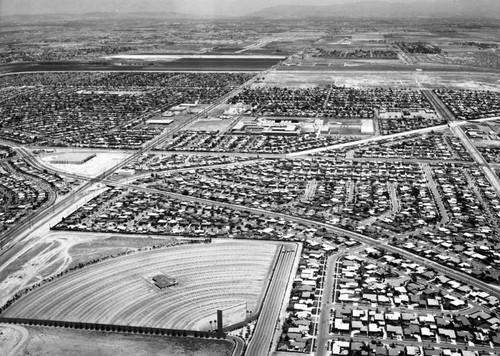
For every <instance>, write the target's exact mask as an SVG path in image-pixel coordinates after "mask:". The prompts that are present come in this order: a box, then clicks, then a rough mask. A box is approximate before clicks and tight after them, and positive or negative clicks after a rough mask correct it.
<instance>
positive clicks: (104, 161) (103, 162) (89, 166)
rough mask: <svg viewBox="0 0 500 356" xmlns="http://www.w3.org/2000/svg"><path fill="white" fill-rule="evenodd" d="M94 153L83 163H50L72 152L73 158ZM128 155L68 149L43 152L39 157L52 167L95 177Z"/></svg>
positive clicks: (68, 155) (69, 155) (66, 156)
mask: <svg viewBox="0 0 500 356" xmlns="http://www.w3.org/2000/svg"><path fill="white" fill-rule="evenodd" d="M90 153H95V155H96V156H95V157H94V158H92V159H90V160H88V161H87V162H85V163H83V164H72V163H71V164H58V163H52V161H54V160H57V159H60V157H65V158H68V157H69V158H71V155H72V154H73V155H74V156H75V158H78V157H81V155H82V154H90ZM128 156H130V154H129V153H124V152H99V151H96V152H92V151H88V150H85V151H76V150H75V151H69V150H57V151H56V152H55V153H51V154H44V155H43V156H42V157H41V159H42V161H44V162H45V163H46V164H49V165H50V166H52V167H54V168H55V169H57V170H60V171H64V172H70V173H76V174H81V175H84V176H88V177H95V176H97V175H99V174H101V173H102V172H104V171H105V170H106V169H109V168H111V167H114V166H115V165H117V164H118V163H119V162H121V161H122V160H124V159H125V158H127V157H128Z"/></svg>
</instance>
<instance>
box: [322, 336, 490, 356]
mask: <svg viewBox="0 0 500 356" xmlns="http://www.w3.org/2000/svg"><path fill="white" fill-rule="evenodd" d="M329 339H344V340H347V341H349V340H352V341H359V342H366V343H368V344H369V343H370V342H371V341H372V340H374V339H375V340H376V339H377V338H375V337H373V338H370V337H366V336H351V335H339V334H335V335H334V334H332V335H331V336H330V337H329ZM380 341H382V342H385V343H388V342H390V343H395V344H398V345H403V346H417V347H427V346H431V347H437V348H441V349H442V348H452V349H460V350H473V351H487V352H491V351H493V350H499V348H491V347H489V346H469V345H466V344H450V343H444V342H442V343H438V342H432V341H427V340H423V341H422V342H418V341H416V340H415V341H413V340H391V339H380Z"/></svg>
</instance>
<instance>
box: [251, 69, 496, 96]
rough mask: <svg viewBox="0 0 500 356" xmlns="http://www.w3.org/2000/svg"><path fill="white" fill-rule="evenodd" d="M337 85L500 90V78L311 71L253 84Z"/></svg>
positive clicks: (280, 74)
mask: <svg viewBox="0 0 500 356" xmlns="http://www.w3.org/2000/svg"><path fill="white" fill-rule="evenodd" d="M332 84H333V85H336V86H339V87H343V86H345V87H354V88H376V87H390V88H413V89H418V88H419V87H420V86H421V85H425V86H427V87H431V88H439V87H445V88H449V89H471V90H494V91H499V90H500V75H499V74H497V73H479V72H438V71H423V72H417V71H406V72H403V71H401V72H384V71H374V72H371V73H368V72H363V71H356V70H355V69H353V70H352V71H350V72H349V71H346V72H334V71H330V72H328V71H325V72H314V71H309V70H304V71H298V70H290V71H285V70H282V71H279V72H270V73H268V74H267V75H266V76H265V77H264V80H262V81H259V82H257V83H254V84H253V85H252V87H274V86H276V87H291V88H304V87H313V86H316V85H319V86H322V85H332Z"/></svg>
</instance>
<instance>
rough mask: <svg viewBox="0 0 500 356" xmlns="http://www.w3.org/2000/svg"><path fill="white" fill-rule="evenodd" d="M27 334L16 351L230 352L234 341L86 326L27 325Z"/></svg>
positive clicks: (108, 354) (75, 355)
mask: <svg viewBox="0 0 500 356" xmlns="http://www.w3.org/2000/svg"><path fill="white" fill-rule="evenodd" d="M27 329H28V331H29V334H30V335H29V338H28V341H27V342H26V345H25V346H24V350H23V351H22V352H20V353H19V355H23V356H24V355H26V356H27V355H39V356H44V355H47V356H49V355H50V356H81V355H99V356H112V355H130V356H132V355H133V356H138V355H169V356H180V355H182V356H184V355H187V356H219V355H220V356H229V355H231V350H232V348H233V345H232V343H231V342H230V341H227V340H208V339H198V338H187V337H169V336H162V337H161V338H160V337H155V336H152V335H151V336H150V335H136V334H118V333H109V332H108V333H103V332H97V331H89V330H71V329H59V328H58V329H54V328H50V327H34V326H29V327H27Z"/></svg>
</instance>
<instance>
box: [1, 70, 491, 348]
mask: <svg viewBox="0 0 500 356" xmlns="http://www.w3.org/2000/svg"><path fill="white" fill-rule="evenodd" d="M255 78H256V77H254V79H252V80H251V81H250V82H247V83H245V84H243V85H242V86H240V87H239V88H237V89H235V90H233V91H232V92H230V93H228V94H226V95H225V96H224V97H221V98H220V99H219V100H218V101H217V102H216V103H214V104H212V105H211V106H209V107H208V108H206V109H205V110H204V111H203V112H201V113H199V114H196V115H193V116H192V117H191V118H190V119H189V120H187V121H185V123H184V124H182V125H179V126H178V127H176V128H175V130H171V131H169V132H166V133H164V134H162V135H160V136H158V137H157V138H155V139H153V140H151V141H150V142H148V143H146V144H145V145H144V146H143V147H142V148H141V149H140V150H138V151H136V152H135V153H133V154H132V155H130V157H128V158H127V159H125V160H123V161H122V162H120V163H119V164H117V165H116V166H114V167H112V168H110V169H108V170H107V171H105V172H104V173H102V174H101V175H99V176H98V177H96V178H94V179H90V180H89V179H88V178H86V177H83V176H79V175H75V174H70V173H66V172H62V171H57V170H54V168H52V167H51V166H49V165H47V164H45V163H43V162H41V161H39V160H38V159H37V158H36V157H35V156H34V155H33V153H32V152H31V151H30V150H28V149H26V148H25V147H22V146H19V145H16V144H12V143H9V142H6V141H2V142H0V143H1V144H2V145H6V146H10V147H13V148H14V149H15V150H16V152H17V153H18V154H19V156H20V157H22V158H23V159H24V160H26V161H27V162H28V163H29V164H31V165H33V166H34V167H37V168H39V169H47V170H48V171H52V172H56V173H58V174H60V175H65V176H67V177H70V178H76V179H80V180H83V181H85V183H84V184H83V185H81V186H80V187H79V188H78V189H77V190H75V191H74V192H73V193H72V194H70V195H69V196H68V197H66V198H65V199H63V200H61V201H59V202H57V203H55V201H54V200H51V205H50V206H47V207H45V208H43V209H41V210H39V211H38V212H37V214H38V215H37V216H36V217H34V218H32V219H31V220H30V221H25V222H24V223H22V224H19V225H18V226H16V227H14V228H13V229H11V230H10V231H9V232H8V233H7V234H6V235H4V236H2V240H3V244H4V249H3V250H2V251H1V252H0V267H2V266H5V265H6V264H7V263H8V262H9V261H11V260H12V258H13V256H15V255H16V253H17V252H19V247H20V246H22V245H24V244H26V243H29V238H30V231H32V230H31V228H32V227H33V229H34V228H36V227H40V226H42V225H44V224H47V223H48V222H49V221H51V220H52V219H53V217H54V216H55V215H61V214H62V213H63V212H65V211H67V210H68V208H69V207H73V208H74V209H76V206H75V201H82V200H86V199H87V198H89V197H90V196H93V195H95V194H96V192H97V191H98V190H96V189H98V188H99V187H100V186H102V184H103V183H104V184H107V185H109V186H120V187H126V188H130V189H136V190H144V191H148V192H154V193H158V194H166V195H169V196H171V197H173V198H176V199H180V200H188V201H196V202H199V203H203V204H211V205H219V206H224V207H229V208H231V209H236V210H244V211H250V212H254V213H258V214H264V215H266V216H269V217H275V218H276V217H278V218H283V219H286V220H289V221H294V222H297V223H301V224H304V225H307V226H311V227H318V228H319V227H322V228H325V229H327V231H332V232H335V233H336V234H339V235H340V236H345V237H349V238H352V239H354V240H356V241H359V242H361V243H362V244H363V246H365V247H366V246H377V247H382V248H384V249H385V250H387V251H389V252H394V253H398V254H400V255H401V256H403V257H405V258H408V259H410V260H413V261H415V262H417V263H420V264H422V265H424V266H427V267H432V268H433V269H435V270H436V271H439V272H441V273H443V274H445V275H448V276H450V277H453V278H455V279H456V280H459V281H463V282H466V283H468V284H470V285H472V286H475V287H477V288H480V289H481V290H484V291H487V292H488V293H490V294H491V295H493V296H497V297H498V298H500V290H499V289H497V288H495V287H492V286H490V285H488V284H486V283H484V282H481V281H479V280H475V279H471V278H470V276H468V275H466V274H464V273H462V272H459V271H456V270H453V269H451V268H448V267H445V266H442V265H439V264H437V263H435V262H433V261H430V260H428V259H425V258H423V257H421V256H417V255H415V254H413V253H410V252H408V251H406V250H403V249H400V248H397V247H395V246H391V245H390V244H388V243H387V242H381V241H379V240H376V239H373V238H370V237H368V236H365V235H362V234H359V233H355V232H352V231H347V230H343V229H340V228H338V227H336V226H334V225H331V224H327V223H322V222H318V221H312V220H309V219H305V218H301V217H297V216H291V215H287V214H286V213H276V212H270V211H267V210H263V209H257V208H249V207H246V206H240V205H236V204H228V203H222V202H216V201H212V200H206V199H201V198H194V197H190V196H185V195H182V194H176V193H172V192H165V191H160V190H154V189H149V188H143V187H139V186H136V185H134V184H133V183H131V182H130V181H132V180H133V179H127V180H128V182H126V183H123V181H116V180H115V179H112V178H111V177H112V175H113V173H115V172H116V171H117V170H119V169H120V168H122V167H124V166H126V165H127V164H129V163H130V162H133V161H134V160H136V159H137V158H138V157H140V156H141V155H142V154H144V153H146V152H148V151H150V150H151V149H152V148H153V147H155V146H156V145H158V144H159V143H161V142H163V141H165V140H167V139H168V138H169V137H170V136H171V135H173V134H174V133H176V132H178V131H180V130H182V129H183V128H185V127H187V126H188V125H190V124H191V123H193V122H194V121H196V120H198V119H199V118H201V117H203V115H206V114H207V113H209V112H210V111H211V110H213V109H214V108H216V107H218V106H219V105H221V104H222V103H224V102H225V101H226V100H227V99H228V98H229V97H231V96H233V95H235V94H236V93H238V92H239V91H241V90H242V89H243V88H244V87H245V86H247V85H249V84H250V83H251V82H252V81H253V80H255ZM426 95H428V96H430V97H432V95H431V94H430V95H429V94H426ZM430 101H431V103H432V104H433V105H434V106H435V108H436V110H437V112H438V113H440V114H441V115H443V116H444V117H445V118H447V119H448V121H449V122H450V124H449V125H440V126H435V127H429V128H425V129H419V130H413V131H407V132H403V133H398V134H393V135H387V136H379V137H372V138H367V139H363V140H359V141H354V142H349V143H343V144H338V145H333V146H327V147H322V148H317V149H314V150H307V151H301V152H295V153H291V154H288V155H285V156H283V155H266V157H276V158H282V157H289V158H300V157H304V156H307V155H310V154H314V153H318V152H323V151H327V150H330V149H339V148H347V147H356V146H359V145H364V144H367V143H371V142H377V141H381V140H388V139H396V138H403V137H406V136H412V135H415V134H422V133H427V132H431V131H435V130H442V129H446V128H448V127H449V128H450V129H451V131H452V132H453V133H454V134H455V135H456V136H457V137H458V138H460V140H461V141H462V143H463V144H464V146H465V147H466V149H467V150H468V152H469V153H470V154H471V156H472V157H473V159H474V160H475V162H476V163H477V164H478V166H479V167H480V168H481V169H482V170H483V171H484V173H485V175H486V177H487V178H488V180H489V181H490V183H491V184H492V186H493V187H494V188H495V190H496V191H497V193H498V194H499V195H500V183H499V182H498V177H497V176H496V174H495V173H494V171H493V169H492V167H491V165H489V164H488V163H487V162H486V161H485V160H484V158H483V157H482V156H481V154H480V153H479V152H478V150H477V149H476V148H475V146H474V144H473V143H472V142H471V141H470V140H469V139H468V137H466V135H465V134H464V132H463V130H462V129H461V127H460V126H462V125H465V124H466V123H468V122H466V121H456V120H454V118H453V117H451V116H450V115H451V114H450V113H449V111H448V110H447V109H446V108H443V107H442V105H441V104H442V103H441V104H440V101H439V99H437V98H430ZM496 119H498V118H487V119H480V120H474V121H478V122H481V121H490V120H496ZM210 154H211V153H210ZM251 156H253V157H255V159H259V155H251ZM249 162H252V163H254V162H255V161H254V160H252V161H249ZM238 164H245V162H238ZM227 165H233V163H228V164H221V165H218V166H221V167H223V166H227ZM182 170H184V169H179V170H178V171H182ZM186 170H187V169H186ZM140 177H141V176H137V177H134V179H138V178H140ZM362 248H363V247H362ZM355 250H356V249H354V250H352V251H355ZM297 251H298V249H297V248H294V249H293V252H284V256H283V257H282V258H281V259H280V260H279V265H277V267H276V268H277V269H276V271H275V274H274V275H273V279H275V280H274V281H273V283H271V284H270V286H269V290H268V292H267V297H266V298H265V300H264V302H263V305H262V311H261V316H260V317H259V319H258V322H257V325H256V329H255V332H254V336H253V339H251V341H250V343H249V344H248V349H247V354H248V355H264V354H267V353H268V352H269V350H270V345H271V344H272V341H273V338H275V337H276V336H275V335H274V332H276V330H278V334H279V331H280V330H279V328H278V329H277V325H278V327H279V323H277V319H279V315H280V312H281V309H280V308H278V309H277V308H276V306H278V305H279V306H282V305H283V303H285V304H286V296H285V293H284V291H285V290H286V289H287V285H288V284H289V283H290V279H291V277H290V276H293V271H292V270H291V268H290V266H291V262H290V261H291V260H293V259H294V258H295V254H296V253H297ZM345 252H349V251H342V252H340V253H338V254H336V255H333V256H331V257H330V258H329V259H328V264H327V274H326V278H325V284H324V288H323V296H322V306H323V308H322V309H321V312H320V317H319V323H318V325H319V328H318V333H317V335H318V336H317V341H316V345H317V355H318V356H321V355H323V354H324V351H325V345H326V342H327V340H328V339H330V338H331V337H330V336H329V335H328V331H327V330H328V325H329V320H330V308H331V306H332V305H333V304H334V301H333V300H332V298H331V296H332V291H333V288H334V278H333V276H334V275H335V268H336V266H337V261H338V259H339V258H340V257H341V256H343V254H344V253H345ZM330 277H331V278H330ZM292 280H293V279H292ZM270 335H273V336H272V337H271V338H270V337H269V336H270ZM358 338H359V339H360V340H364V341H366V340H367V338H362V337H357V338H356V339H358ZM399 343H401V342H399ZM239 349H240V347H238V348H236V350H239Z"/></svg>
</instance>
